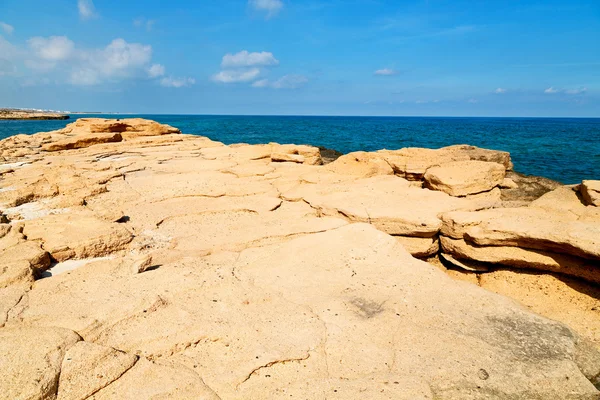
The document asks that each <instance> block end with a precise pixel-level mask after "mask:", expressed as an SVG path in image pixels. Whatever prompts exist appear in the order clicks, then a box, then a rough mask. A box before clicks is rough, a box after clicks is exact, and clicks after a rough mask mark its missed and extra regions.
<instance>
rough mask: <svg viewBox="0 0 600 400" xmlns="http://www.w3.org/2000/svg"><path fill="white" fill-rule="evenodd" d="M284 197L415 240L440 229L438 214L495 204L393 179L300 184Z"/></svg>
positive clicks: (483, 197) (485, 197)
mask: <svg viewBox="0 0 600 400" xmlns="http://www.w3.org/2000/svg"><path fill="white" fill-rule="evenodd" d="M330 165H331V164H330ZM498 194H499V193H498ZM283 197H284V198H286V199H298V198H301V199H303V200H304V201H306V202H307V203H308V204H310V205H311V206H312V207H313V208H315V209H318V210H319V211H320V212H321V213H322V214H324V215H331V216H344V217H346V218H348V219H349V220H350V221H352V222H368V223H371V224H373V225H374V226H376V227H377V228H378V229H381V230H382V231H384V232H387V233H389V234H391V235H399V236H418V237H432V236H435V235H436V234H437V233H438V231H439V230H440V228H441V226H442V221H441V220H440V218H439V215H441V214H442V213H444V212H447V211H450V210H459V209H463V210H465V209H468V210H477V209H482V208H488V207H491V206H492V205H494V204H495V203H496V202H497V198H494V196H493V194H490V195H489V197H488V196H482V197H473V198H470V199H459V198H455V197H451V196H449V195H447V194H445V193H442V192H437V191H431V190H425V189H421V188H416V187H413V186H411V185H410V184H409V183H408V182H407V181H406V180H404V179H402V178H399V177H395V176H389V177H385V176H384V177H373V178H369V179H363V180H356V181H353V182H348V183H341V184H332V185H328V186H325V187H322V186H319V185H303V186H300V187H298V188H295V189H293V190H291V191H289V192H286V193H284V194H283Z"/></svg>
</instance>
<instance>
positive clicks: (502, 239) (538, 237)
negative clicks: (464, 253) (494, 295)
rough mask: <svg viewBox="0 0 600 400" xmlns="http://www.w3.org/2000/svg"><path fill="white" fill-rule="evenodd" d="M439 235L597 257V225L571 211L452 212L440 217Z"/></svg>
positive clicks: (483, 243) (599, 234)
mask: <svg viewBox="0 0 600 400" xmlns="http://www.w3.org/2000/svg"><path fill="white" fill-rule="evenodd" d="M442 220H443V221H444V225H443V227H442V234H443V235H445V236H448V237H452V238H455V239H463V238H464V239H468V240H469V241H471V242H473V243H474V244H477V245H480V246H486V245H487V246H489V245H493V246H518V247H522V248H527V249H535V250H545V251H553V252H560V253H564V254H570V255H574V256H578V257H583V258H588V259H593V260H598V259H600V224H599V223H598V222H596V221H593V220H590V221H588V220H577V217H576V216H574V215H573V214H572V213H558V212H555V213H549V212H548V211H546V210H544V209H542V208H532V207H523V208H502V209H494V210H485V211H479V212H462V211H458V212H451V213H446V214H444V215H443V216H442Z"/></svg>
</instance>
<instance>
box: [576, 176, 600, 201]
mask: <svg viewBox="0 0 600 400" xmlns="http://www.w3.org/2000/svg"><path fill="white" fill-rule="evenodd" d="M579 191H580V192H581V196H582V197H583V199H584V200H585V202H586V204H589V205H591V206H596V207H600V181H583V182H582V184H581V186H580V187H579Z"/></svg>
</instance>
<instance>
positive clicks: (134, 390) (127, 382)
mask: <svg viewBox="0 0 600 400" xmlns="http://www.w3.org/2000/svg"><path fill="white" fill-rule="evenodd" d="M117 398H118V399H120V400H151V399H197V400H218V399H219V397H218V396H217V395H216V394H215V393H214V392H213V391H212V390H211V389H210V388H209V387H208V386H206V385H205V384H204V382H203V381H202V378H200V377H199V376H198V374H196V373H195V372H194V371H192V370H190V369H187V368H185V367H182V366H178V365H175V364H169V363H168V362H167V363H164V362H163V363H158V362H151V361H146V360H143V359H142V360H140V361H138V362H137V364H136V365H135V366H134V367H133V368H131V369H130V370H129V371H127V372H126V373H125V374H124V375H123V376H122V377H121V378H120V379H119V380H117V381H116V382H115V383H113V384H112V385H109V386H108V387H106V388H104V389H102V390H100V391H99V392H98V393H96V394H94V395H93V396H92V397H90V400H105V399H106V400H108V399H117Z"/></svg>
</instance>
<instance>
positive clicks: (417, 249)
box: [395, 236, 440, 258]
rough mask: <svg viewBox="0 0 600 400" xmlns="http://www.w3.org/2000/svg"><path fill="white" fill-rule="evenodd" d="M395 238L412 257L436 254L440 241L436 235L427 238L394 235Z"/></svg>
mask: <svg viewBox="0 0 600 400" xmlns="http://www.w3.org/2000/svg"><path fill="white" fill-rule="evenodd" d="M395 238H396V240H397V241H398V242H399V243H400V244H401V245H402V246H403V247H404V248H405V249H406V251H408V252H409V253H410V254H411V255H412V256H413V257H417V258H426V257H429V256H432V255H434V254H437V252H438V251H439V250H440V242H439V240H438V238H437V237H436V236H434V237H429V238H420V237H410V236H395Z"/></svg>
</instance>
